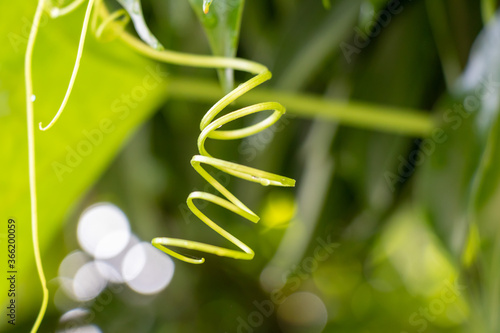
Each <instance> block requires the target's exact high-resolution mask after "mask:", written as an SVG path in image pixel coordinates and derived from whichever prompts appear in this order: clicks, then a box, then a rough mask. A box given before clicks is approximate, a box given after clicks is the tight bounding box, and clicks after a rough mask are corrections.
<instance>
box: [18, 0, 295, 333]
mask: <svg viewBox="0 0 500 333" xmlns="http://www.w3.org/2000/svg"><path fill="white" fill-rule="evenodd" d="M118 1H119V2H120V3H121V4H123V3H122V1H120V0H118ZM212 1H213V0H204V2H203V11H204V13H205V14H206V13H208V11H209V7H210V5H211V3H212ZM83 2H84V0H75V1H74V2H72V3H70V4H69V5H67V6H66V7H64V8H57V7H54V8H51V10H50V14H51V17H52V18H55V17H58V16H62V15H66V14H68V13H71V12H72V11H74V10H75V9H76V8H77V7H78V6H79V5H81V4H82V3H83ZM95 3H96V4H97V5H100V6H99V12H96V11H94V16H93V18H92V23H91V26H92V30H93V31H94V33H95V35H96V36H97V37H100V36H101V35H102V33H103V31H104V29H105V28H106V27H107V26H110V25H113V23H115V22H116V20H118V19H120V18H122V17H123V16H126V15H127V13H126V11H124V10H123V9H122V10H119V11H117V12H115V13H113V14H111V15H110V14H109V13H108V12H107V10H106V8H105V7H104V5H102V3H101V1H100V0H89V2H88V5H87V10H86V13H85V18H84V21H83V27H82V31H81V35H80V41H79V45H78V51H77V56H76V60H75V65H74V68H73V72H72V75H71V79H70V82H69V84H68V88H67V91H66V93H65V96H64V98H63V101H62V103H61V106H60V107H59V109H58V111H57V113H56V114H55V116H54V118H53V119H52V120H51V121H50V122H49V124H48V125H47V126H45V127H44V126H42V123H40V124H39V128H40V130H42V131H45V130H48V129H50V128H51V127H52V126H53V125H54V124H55V123H56V122H57V120H58V119H59V117H60V116H61V114H62V112H63V111H64V109H65V107H66V105H67V102H68V100H69V97H70V95H71V91H72V89H73V85H74V83H75V80H76V76H77V73H78V70H79V66H80V61H81V57H82V54H83V47H84V43H85V37H86V34H87V30H88V26H89V22H90V19H91V13H92V9H93V7H94V5H95ZM124 7H125V6H124ZM45 8H48V6H47V2H46V0H39V2H38V5H37V9H36V12H35V18H34V20H33V24H32V27H31V31H30V35H29V38H28V45H27V50H26V56H25V84H26V87H25V89H26V113H27V133H28V157H29V183H30V201H31V225H32V239H33V247H34V255H35V261H36V266H37V271H38V275H39V279H40V283H41V285H42V291H43V299H42V305H41V308H40V311H39V314H38V316H37V319H36V321H35V323H34V325H33V328H32V330H31V332H32V333H34V332H37V331H38V328H39V327H40V324H41V322H42V320H43V317H44V315H45V312H46V309H47V304H48V299H49V293H48V289H47V282H46V278H45V275H44V272H43V265H42V260H41V255H40V246H39V242H38V214H37V195H36V164H35V134H34V105H33V102H34V100H35V95H34V94H33V80H32V58H33V51H34V45H35V40H36V37H37V34H38V27H39V25H40V20H41V16H42V14H43V11H44V9H45ZM125 9H127V8H125ZM99 13H101V14H103V16H104V19H103V21H102V22H101V24H100V25H99V26H97V19H98V14H99ZM127 22H129V18H128V17H127V18H126V19H124V20H122V23H123V24H126V23H127ZM113 29H114V30H115V32H116V33H117V35H118V36H119V37H120V38H121V39H122V41H124V42H125V43H126V44H127V45H128V46H130V47H131V48H133V49H135V50H136V51H137V52H139V53H141V54H143V55H145V56H147V57H150V58H152V59H156V60H159V61H163V62H167V63H171V64H176V65H184V66H193V67H204V68H218V69H219V68H231V69H235V70H241V71H246V72H249V73H251V74H255V75H256V76H255V77H254V78H252V79H250V80H248V81H247V82H245V83H243V84H241V85H240V86H238V87H237V88H235V89H234V90H233V91H231V92H230V93H228V94H227V95H226V96H224V97H223V98H222V99H221V100H220V101H219V102H217V103H216V104H215V105H214V106H213V107H212V108H211V109H210V110H209V111H208V112H207V113H206V114H205V116H204V117H203V119H202V121H201V124H200V130H201V134H200V136H199V137H198V149H199V153H200V155H196V156H194V157H193V159H192V160H191V164H192V166H193V167H194V169H195V170H196V171H197V172H198V173H199V174H200V175H201V176H202V177H203V178H204V179H205V180H207V181H208V182H209V183H210V184H211V185H212V186H213V187H214V188H215V189H217V190H218V191H219V192H220V193H221V194H222V195H223V196H224V198H225V199H224V198H221V197H218V196H215V195H213V194H210V193H206V192H193V193H191V194H190V195H189V197H188V199H187V204H188V206H189V208H190V209H191V210H192V211H193V213H194V214H195V215H196V216H198V218H200V220H202V221H203V222H205V223H206V224H207V225H208V226H209V227H211V228H212V229H213V230H214V231H216V232H217V233H219V234H220V235H221V236H222V237H224V238H226V239H227V240H229V241H230V242H232V243H233V244H234V245H236V246H237V247H238V248H239V249H240V250H241V251H236V250H231V249H227V248H222V247H218V246H214V245H209V244H205V243H200V242H194V241H190V240H183V239H175V238H168V237H157V238H154V239H153V241H152V244H153V245H154V246H155V247H157V248H158V249H160V250H161V251H163V252H165V253H167V254H169V255H171V256H173V257H175V258H178V259H180V260H183V261H186V262H189V263H196V264H199V263H203V262H204V258H193V257H188V256H185V255H182V254H180V253H178V252H175V251H173V250H171V249H170V248H168V247H176V248H184V249H191V250H197V251H201V252H205V253H210V254H216V255H219V256H223V257H230V258H235V259H246V260H249V259H252V258H253V256H254V252H253V250H252V249H250V248H249V247H248V246H247V245H245V244H244V243H243V242H241V241H240V240H239V239H237V238H236V237H234V236H233V235H231V234H230V233H229V232H227V231H226V230H224V229H223V228H221V227H220V226H218V225H217V224H216V223H215V222H213V221H212V220H211V219H210V218H208V217H207V216H206V215H205V214H203V213H202V212H201V211H200V210H199V209H198V208H197V207H196V205H195V204H194V200H205V201H208V202H212V203H214V204H216V205H219V206H221V207H223V208H226V209H227V210H230V211H232V212H234V213H236V214H238V215H240V216H242V217H245V218H246V219H248V220H250V221H252V222H255V223H256V222H258V220H259V217H258V216H257V215H256V214H255V213H254V212H252V211H251V210H250V209H249V208H248V207H246V206H245V205H244V204H243V203H242V202H241V201H240V200H238V199H237V198H236V197H235V196H234V195H233V194H232V193H231V192H229V191H228V190H227V189H226V188H225V187H224V186H222V185H221V184H220V183H219V182H218V181H217V180H215V178H213V177H212V176H211V175H210V174H209V173H208V172H207V171H206V170H205V169H204V168H203V166H202V165H203V164H206V165H211V166H213V167H214V168H217V169H219V170H221V171H224V172H226V173H228V174H230V175H233V176H235V177H239V178H242V179H245V180H248V181H251V182H256V183H260V184H262V185H264V186H267V185H274V186H294V185H295V181H294V180H293V179H290V178H286V177H283V176H279V175H276V174H272V173H269V172H265V171H261V170H258V169H254V168H250V167H247V166H243V165H239V164H236V163H232V162H227V161H224V160H220V159H217V158H214V157H212V156H211V155H210V154H209V153H208V152H207V151H206V149H205V146H204V143H205V140H206V139H207V138H211V139H216V140H234V139H241V138H244V137H247V136H250V135H253V134H256V133H258V132H260V131H262V130H264V129H266V128H268V127H270V126H272V125H273V124H274V123H275V122H276V121H277V120H278V119H279V118H280V117H281V116H282V115H283V114H284V113H285V108H284V107H283V106H282V105H281V104H279V103H276V102H265V103H259V104H255V105H252V106H248V107H245V108H242V109H238V110H235V111H232V112H230V113H228V114H226V115H224V116H221V117H220V118H218V119H216V120H214V118H215V117H216V116H217V115H218V114H219V113H220V112H221V111H222V110H223V109H224V108H226V107H227V106H228V105H229V104H231V103H232V102H234V101H235V100H236V99H238V98H239V97H240V96H242V95H243V94H245V93H247V92H248V91H250V90H251V89H253V88H255V87H256V86H258V85H260V84H262V83H263V82H265V81H267V80H269V79H270V78H271V73H270V72H269V70H268V69H267V68H266V67H265V66H262V65H260V64H258V63H255V62H251V61H248V60H244V59H237V58H223V57H211V56H199V55H193V54H185V53H179V52H174V51H168V50H163V47H161V45H157V46H158V47H155V48H152V47H150V46H148V45H147V44H145V43H143V42H142V41H140V40H138V39H137V38H136V37H134V36H132V35H130V34H129V33H127V32H125V31H123V30H120V29H117V28H116V27H114V26H113ZM141 33H144V31H141ZM147 33H149V31H146V34H147ZM150 40H153V41H154V39H150ZM263 111H273V113H272V114H271V115H270V116H268V117H267V118H266V119H264V120H263V121H260V122H259V123H257V124H254V125H251V126H248V127H245V128H241V129H237V130H229V131H222V130H219V128H220V127H222V126H224V125H226V124H228V123H230V122H232V121H233V120H236V119H239V118H242V117H245V116H248V115H251V114H254V113H258V112H263Z"/></svg>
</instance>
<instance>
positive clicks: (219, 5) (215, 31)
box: [189, 0, 245, 91]
mask: <svg viewBox="0 0 500 333" xmlns="http://www.w3.org/2000/svg"><path fill="white" fill-rule="evenodd" d="M189 2H190V3H191V7H192V8H193V10H194V11H195V13H196V15H197V16H198V18H199V19H200V22H201V23H202V25H203V28H204V29H205V32H206V34H207V36H208V40H209V42H210V47H211V48H212V53H213V54H214V55H217V56H224V57H234V56H235V55H236V50H237V48H238V38H239V34H240V23H241V14H242V13H243V7H244V2H245V1H244V0H214V2H213V3H212V4H211V6H210V10H209V12H208V13H207V14H205V13H204V12H203V0H189ZM218 73H219V78H220V80H221V83H222V87H223V88H224V91H229V90H230V89H232V86H233V81H234V80H233V71H232V70H230V69H226V70H219V71H218Z"/></svg>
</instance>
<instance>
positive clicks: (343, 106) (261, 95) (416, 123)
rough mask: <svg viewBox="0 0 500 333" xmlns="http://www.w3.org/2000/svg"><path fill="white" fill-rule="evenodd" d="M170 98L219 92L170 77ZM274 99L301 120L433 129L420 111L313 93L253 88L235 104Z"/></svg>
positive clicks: (212, 85)
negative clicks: (310, 119) (344, 99)
mask: <svg viewBox="0 0 500 333" xmlns="http://www.w3.org/2000/svg"><path fill="white" fill-rule="evenodd" d="M167 89H168V91H169V94H170V95H171V96H172V97H173V98H180V99H190V100H196V101H198V102H203V103H205V102H206V103H211V102H213V101H214V99H217V97H216V96H221V95H223V91H222V89H221V88H220V86H219V85H218V84H217V83H216V82H215V81H210V80H202V79H191V78H185V77H175V78H172V80H171V84H169V85H168V87H167ZM265 100H276V101H279V102H280V103H281V104H283V105H286V106H287V112H288V113H290V114H294V115H297V116H301V117H308V118H310V117H318V118H322V119H325V120H332V121H338V122H339V123H342V124H345V125H350V126H356V127H360V128H366V129H374V130H381V131H385V132H392V133H398V134H405V135H414V136H422V137H425V136H427V135H428V134H429V133H430V131H431V130H432V129H433V128H434V127H435V126H436V125H435V123H434V120H433V119H432V117H431V116H430V115H428V114H426V113H425V112H424V111H417V110H412V109H405V108H395V107H387V106H381V105H374V104H369V103H360V102H349V101H347V102H346V101H336V100H332V99H325V98H323V97H321V96H318V95H313V94H303V93H302V94H300V93H286V92H279V91H275V90H269V89H256V90H254V91H251V92H249V93H248V94H245V95H243V96H241V97H240V98H239V99H238V100H237V101H236V104H253V103H256V102H262V101H265Z"/></svg>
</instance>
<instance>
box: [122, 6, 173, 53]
mask: <svg viewBox="0 0 500 333" xmlns="http://www.w3.org/2000/svg"><path fill="white" fill-rule="evenodd" d="M117 1H118V2H119V3H120V4H121V5H122V6H123V8H124V9H125V10H126V11H127V13H128V14H129V15H130V18H131V19H132V22H133V23H134V27H135V31H137V34H138V35H139V37H141V39H142V40H143V41H144V42H146V43H147V44H149V46H151V47H152V48H154V49H156V50H163V49H164V48H163V45H161V44H160V42H159V41H158V39H156V37H155V36H154V35H153V33H152V32H151V31H150V30H149V28H148V25H147V24H146V21H145V20H144V15H143V13H142V4H141V1H140V0H117Z"/></svg>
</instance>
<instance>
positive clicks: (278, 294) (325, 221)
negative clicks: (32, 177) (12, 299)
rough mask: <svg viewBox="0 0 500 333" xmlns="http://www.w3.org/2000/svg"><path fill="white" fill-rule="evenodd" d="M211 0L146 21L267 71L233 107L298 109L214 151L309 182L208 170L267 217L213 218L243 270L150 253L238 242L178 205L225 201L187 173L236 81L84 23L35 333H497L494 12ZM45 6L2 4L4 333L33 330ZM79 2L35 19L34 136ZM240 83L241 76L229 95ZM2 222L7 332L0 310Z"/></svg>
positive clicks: (65, 70)
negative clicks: (30, 92)
mask: <svg viewBox="0 0 500 333" xmlns="http://www.w3.org/2000/svg"><path fill="white" fill-rule="evenodd" d="M122 3H126V2H122ZM131 3H133V1H132V2H131ZM53 4H54V3H53ZM66 4H68V2H64V1H63V2H59V3H58V4H57V5H66ZM106 5H107V6H108V8H109V10H110V11H113V10H115V9H118V8H120V5H119V4H118V3H117V2H114V1H113V2H112V1H106ZM201 5H202V1H201V0H192V1H169V0H145V1H144V2H143V3H142V9H143V12H144V17H145V21H146V22H147V25H148V26H149V28H150V30H151V32H152V33H153V34H154V36H156V38H157V39H158V41H159V42H160V43H161V44H162V45H163V46H164V47H165V48H167V49H171V50H176V51H182V52H188V53H195V54H211V53H214V54H218V55H225V56H234V55H237V56H238V57H242V58H246V59H250V60H253V61H256V62H260V63H262V64H264V65H266V66H268V68H269V69H270V70H271V72H272V73H273V79H272V80H271V81H270V82H269V83H266V84H265V85H264V87H259V88H257V89H256V91H255V92H252V93H249V94H248V95H245V96H244V97H242V98H241V99H240V100H238V102H237V105H231V106H230V107H229V109H234V108H236V107H237V106H247V105H250V104H254V103H259V102H267V101H278V102H281V103H282V104H284V105H285V106H286V107H287V109H288V113H287V114H286V115H285V116H284V117H283V118H282V119H281V120H280V121H279V122H278V123H277V124H276V125H274V127H272V128H270V129H268V130H266V131H264V132H261V133H259V134H257V135H255V136H253V137H249V138H245V139H243V140H236V141H224V142H223V141H209V142H208V143H207V147H208V149H209V151H210V153H211V154H212V155H213V156H215V157H217V158H222V159H225V160H228V161H234V162H237V163H241V164H243V165H249V166H252V167H256V168H259V169H262V170H266V171H269V172H273V173H277V174H281V175H284V176H287V177H290V178H294V179H296V180H297V186H296V188H291V189H290V188H286V189H283V188H273V187H262V186H259V185H257V184H253V183H248V182H245V181H243V180H240V179H236V178H233V177H229V176H227V175H226V174H224V173H218V172H214V174H215V175H216V177H217V178H218V179H220V181H221V182H222V183H223V184H224V185H227V187H228V188H229V189H230V190H231V191H232V192H233V193H234V194H235V195H236V196H237V197H238V198H239V199H240V200H242V201H243V202H244V203H245V204H246V205H247V206H248V207H250V208H251V209H253V210H254V211H255V212H256V213H257V214H258V215H259V216H260V217H261V221H260V222H259V223H258V224H257V225H253V224H251V223H249V222H248V221H246V220H244V219H241V218H240V217H238V216H235V215H233V214H232V213H230V212H228V211H226V210H223V209H220V208H217V207H213V206H212V205H207V206H206V207H204V208H203V211H204V212H206V213H207V214H208V215H209V216H211V217H213V219H214V220H215V221H216V222H217V223H219V224H220V225H221V226H223V227H224V228H226V230H228V231H229V232H231V233H232V234H234V235H235V236H237V237H238V238H240V239H241V240H242V241H243V242H245V243H246V244H248V245H249V246H250V247H251V248H252V249H254V251H255V252H256V255H255V258H254V259H253V260H252V261H237V260H231V259H226V258H220V257H216V256H206V259H207V261H206V263H205V264H203V265H199V266H197V265H189V264H186V263H183V262H180V261H177V260H175V261H173V260H170V259H169V257H167V256H165V255H163V254H162V253H160V252H158V251H156V250H152V248H150V247H148V246H147V243H148V242H150V240H151V239H152V238H154V237H160V236H168V237H177V238H183V239H190V240H197V241H202V242H207V243H210V244H217V245H221V246H228V245H227V244H226V242H225V240H224V239H222V238H221V237H220V236H218V235H217V234H215V233H214V232H213V231H212V230H211V229H209V228H208V227H206V226H205V225H204V224H203V223H202V222H201V221H199V220H198V219H197V218H195V217H194V216H193V215H192V214H191V213H190V211H189V210H188V209H187V206H186V205H185V201H186V198H187V196H188V195H189V193H190V192H192V191H193V190H195V189H198V190H204V191H208V192H211V193H216V192H215V190H214V189H213V188H211V187H210V186H208V185H207V183H206V182H205V181H204V180H203V179H202V178H201V177H200V176H199V175H198V174H197V173H196V172H195V171H194V170H193V169H192V168H191V166H190V163H189V161H190V159H191V157H192V156H193V155H195V154H197V153H198V152H197V148H196V140H197V137H198V135H199V132H200V130H199V122H200V120H201V118H202V117H203V115H204V113H205V112H206V111H207V110H208V109H209V108H210V107H211V106H212V105H213V104H214V103H215V102H216V101H217V100H219V99H220V98H221V97H222V96H223V91H224V90H227V89H228V88H229V87H230V86H232V81H233V73H232V72H231V71H219V73H218V74H219V75H217V71H215V70H211V69H199V68H187V67H180V66H172V65H168V64H160V63H157V62H155V61H153V60H149V59H147V58H144V57H142V56H140V55H138V54H137V53H136V52H135V51H133V50H131V49H130V48H128V47H127V46H126V45H124V44H123V43H122V42H120V41H119V40H117V39H113V38H112V37H113V36H112V34H111V35H109V36H106V38H103V39H101V40H97V39H96V38H95V36H94V34H92V33H89V36H88V37H87V41H86V46H85V49H84V54H83V59H82V64H81V68H80V72H79V74H78V77H77V80H76V84H75V89H74V91H73V93H72V95H71V97H70V100H69V103H68V107H67V109H66V111H65V113H64V114H63V116H62V117H61V119H60V120H59V122H58V123H57V124H56V125H55V126H54V128H53V129H51V130H49V131H47V132H40V131H38V130H37V133H36V154H37V159H36V163H37V185H38V201H39V223H40V227H39V229H40V231H39V232H40V243H41V250H42V258H43V261H44V266H45V272H46V275H47V278H48V281H49V283H48V287H49V290H50V295H51V298H50V301H49V307H48V311H47V315H46V317H45V319H44V321H43V323H42V326H41V328H40V332H56V331H57V332H80V333H93V332H124V333H125V332H135V333H141V332H244V333H247V332H294V333H295V332H307V333H314V332H356V333H358V332H359V333H377V332H380V333H382V332H383V333H387V332H397V333H403V332H405V333H413V332H478V333H483V332H484V333H494V332H500V319H499V318H500V317H498V312H499V310H500V241H499V237H500V234H499V231H500V228H499V227H498V217H499V208H498V207H499V205H498V203H499V200H500V191H499V190H498V189H499V187H498V184H499V181H500V179H499V175H500V172H499V171H498V170H499V164H498V160H499V158H500V147H499V145H498V143H499V137H498V135H499V126H500V125H499V116H498V115H499V114H498V111H499V109H500V98H499V96H500V94H499V93H500V16H498V15H496V16H495V10H496V7H497V4H496V1H494V0H484V1H478V0H453V1H451V0H446V1H444V0H428V1H423V0H414V1H391V2H388V1H385V0H335V1H320V0H314V1H313V0H252V1H247V2H246V3H244V1H243V0H214V3H213V5H212V7H211V13H210V15H209V16H203V15H201V14H200V13H201ZM35 7H36V2H35V1H17V2H8V1H3V2H1V3H0V11H1V12H2V13H3V14H2V17H3V18H2V20H0V31H1V32H2V34H1V38H2V40H1V41H0V45H1V46H2V48H1V52H0V133H2V141H1V142H2V143H1V144H0V203H1V204H0V218H1V220H2V222H1V223H0V225H1V230H0V242H1V244H2V245H1V247H0V258H2V259H1V260H0V270H1V274H2V275H1V276H2V278H1V282H0V288H1V289H0V295H1V296H0V300H1V304H2V309H4V310H2V317H1V318H3V319H2V320H1V321H0V331H2V332H28V331H30V329H31V326H32V324H33V322H34V320H35V318H36V315H37V313H38V309H39V306H40V303H41V289H40V284H39V282H38V278H37V275H36V269H35V264H34V259H33V247H32V242H31V228H30V208H29V207H30V206H29V191H28V161H27V156H28V152H27V140H26V116H25V113H26V112H25V109H26V107H25V104H24V103H25V102H24V75H23V73H24V70H23V61H24V52H25V49H26V42H27V36H28V33H29V28H30V25H31V21H32V17H33V14H34V10H35ZM84 7H85V5H83V6H81V7H80V8H79V9H77V10H76V11H75V12H73V13H71V14H69V15H67V16H63V17H60V18H57V19H49V17H48V15H44V17H43V19H42V23H41V27H40V33H39V38H38V40H37V44H36V47H35V53H34V63H33V67H34V74H33V75H34V87H35V88H34V92H35V95H36V101H35V123H36V124H37V123H38V122H43V123H44V124H46V123H48V122H49V121H50V119H51V118H52V116H53V115H54V113H55V111H56V110H57V108H58V106H59V103H60V102H61V100H62V97H63V95H64V92H65V89H66V85H67V82H68V80H69V78H70V75H71V69H72V66H73V62H74V58H75V54H76V48H77V44H78V38H79V35H80V30H81V22H82V20H83V14H84V11H85V9H84ZM139 19H140V17H139ZM135 23H136V24H137V21H136V22H135ZM126 29H127V30H128V31H129V32H130V33H133V34H135V32H134V30H133V27H132V25H131V24H129V25H128V27H127V28H126ZM249 78H250V75H248V74H246V73H239V72H236V73H234V81H235V82H237V83H239V82H243V81H245V80H247V79H249ZM387 112H389V113H387ZM259 119H262V116H260V115H256V116H255V117H248V118H245V119H242V120H241V121H239V122H238V123H237V124H235V127H242V126H248V125H249V124H251V123H253V122H256V121H257V120H259ZM96 204H98V205H97V206H96ZM96 209H97V210H96ZM99 209H101V213H102V211H103V210H104V211H105V212H106V213H107V214H111V215H108V219H106V217H102V216H99V215H98V213H99ZM92 214H97V215H92ZM110 216H111V217H110ZM9 218H11V219H14V220H15V221H16V226H17V234H16V235H17V270H18V273H17V282H16V283H17V294H16V302H17V303H16V304H17V317H16V325H15V326H12V325H9V324H8V323H7V320H6V315H5V314H6V313H7V309H6V306H7V304H8V302H9V298H8V297H7V290H8V283H7V280H6V278H4V277H3V276H4V274H5V276H7V270H8V269H7V259H8V258H7V245H6V244H7V221H8V219H9ZM110 221H112V223H111V222H110ZM113 223H114V224H113ZM115 227H116V228H115ZM96 244H97V245H96ZM102 244H104V245H102ZM99 246H104V249H102V248H101V249H100V250H102V251H104V252H106V251H108V252H107V253H104V254H103V252H100V253H99ZM113 251H114V252H113Z"/></svg>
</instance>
